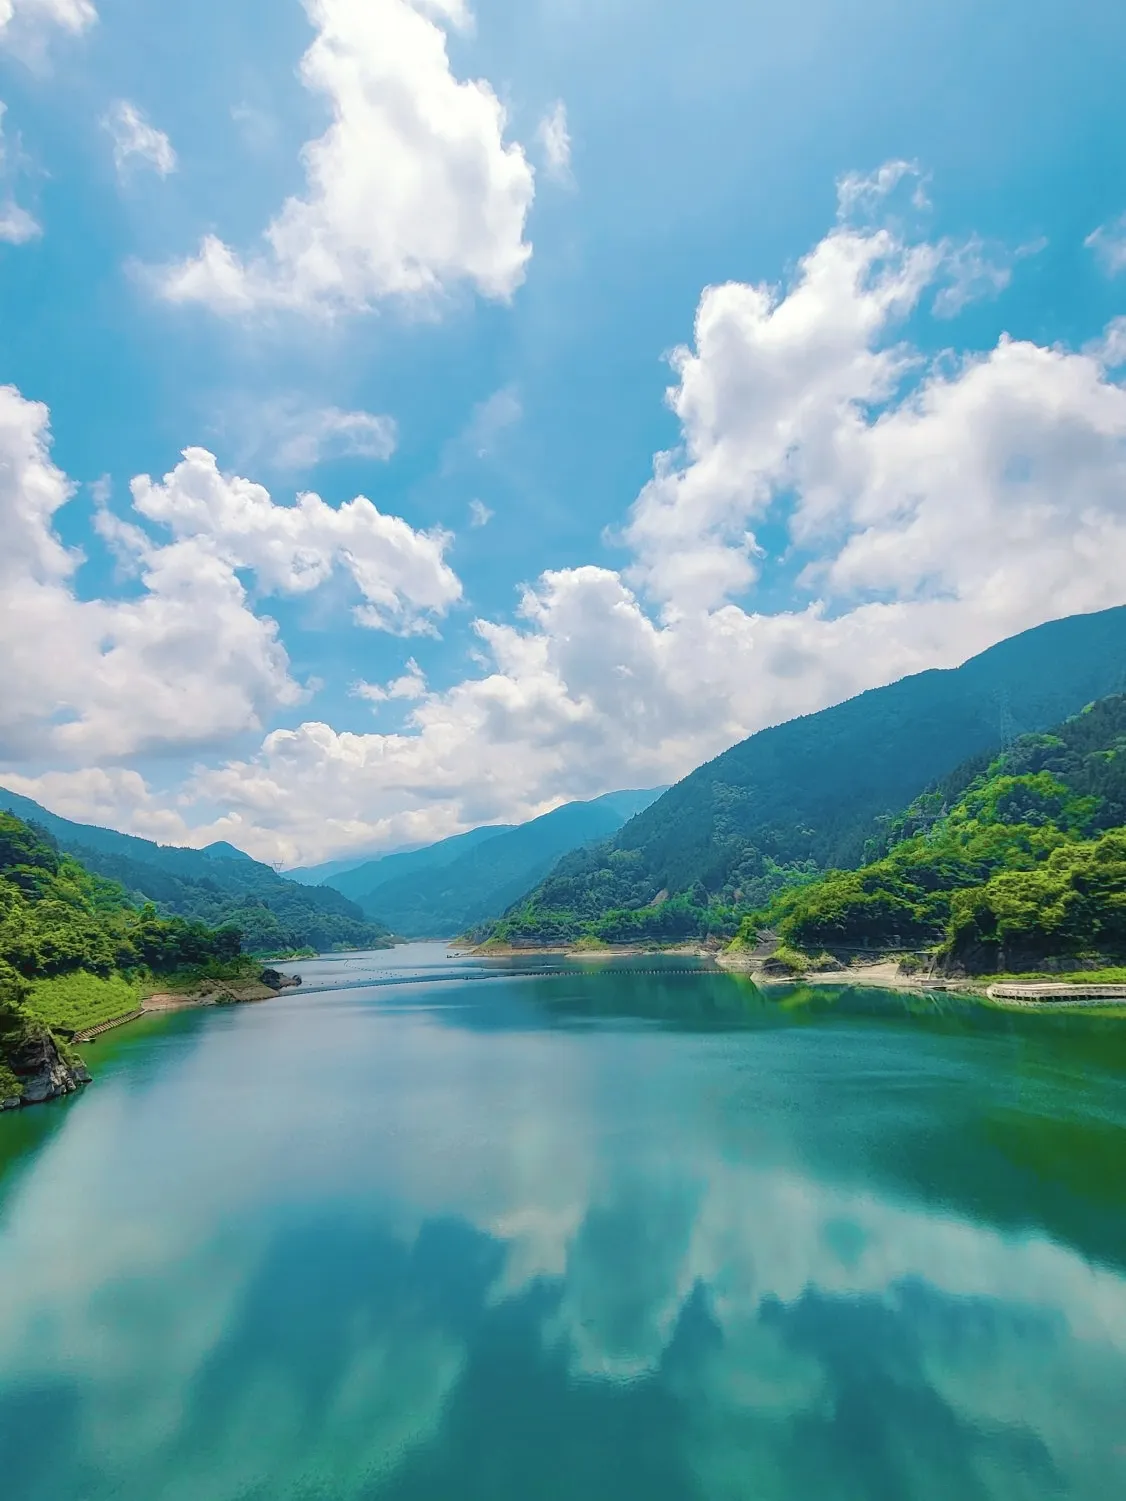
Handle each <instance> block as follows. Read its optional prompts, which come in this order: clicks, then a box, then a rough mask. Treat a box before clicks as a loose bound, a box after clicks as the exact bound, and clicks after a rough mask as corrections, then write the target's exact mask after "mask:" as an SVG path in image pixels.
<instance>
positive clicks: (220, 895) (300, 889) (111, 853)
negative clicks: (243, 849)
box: [0, 789, 391, 954]
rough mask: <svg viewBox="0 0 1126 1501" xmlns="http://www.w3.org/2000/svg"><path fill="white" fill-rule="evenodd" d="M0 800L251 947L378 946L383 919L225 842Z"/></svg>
mask: <svg viewBox="0 0 1126 1501" xmlns="http://www.w3.org/2000/svg"><path fill="white" fill-rule="evenodd" d="M0 805H4V806H7V807H8V808H9V809H10V810H11V811H12V812H14V813H15V814H16V815H17V816H18V817H20V818H23V819H24V820H31V821H33V822H34V823H35V824H37V825H39V826H41V827H43V828H44V829H46V830H47V831H48V832H49V833H50V834H51V836H52V837H53V838H54V839H55V840H56V841H57V843H58V845H59V847H60V848H61V849H63V850H65V851H66V852H67V853H69V854H71V855H73V856H74V857H75V858H76V859H77V860H79V861H80V862H81V863H82V865H84V866H85V867H86V868H87V869H88V870H90V871H92V872H95V873H96V874H98V875H100V876H103V877H105V878H106V879H108V880H110V881H113V882H116V883H117V884H118V885H120V886H122V887H124V888H125V890H126V891H127V892H128V893H129V894H130V896H131V898H132V899H133V901H134V902H135V903H137V904H143V903H144V902H151V903H152V904H153V905H154V906H155V908H156V910H157V912H158V913H159V914H161V915H163V916H166V917H182V918H185V919H187V920H188V921H191V922H198V923H203V924H205V925H206V926H208V927H228V926H232V927H236V928H237V929H238V930H239V932H240V933H241V934H242V942H243V947H244V949H245V950H246V951H247V952H248V953H252V954H278V953H288V952H291V951H293V950H295V949H305V948H313V949H317V950H319V951H326V950H330V949H334V948H383V947H387V946H388V945H389V944H390V942H391V934H390V932H389V931H388V929H387V927H386V925H385V924H383V923H381V922H379V921H378V920H376V919H373V918H370V917H365V916H364V914H363V913H362V912H361V911H360V909H359V907H357V906H356V905H355V903H354V902H351V901H349V900H348V898H347V897H345V896H342V895H341V894H340V893H339V892H337V891H334V890H332V889H331V888H329V887H327V886H325V887H319V886H318V887H307V886H300V885H298V884H297V882H295V881H287V880H286V879H285V878H284V877H283V876H280V875H278V873H277V872H276V871H275V870H273V869H271V867H270V866H268V865H263V864H261V863H260V862H259V861H257V860H251V859H250V858H249V856H247V855H244V854H241V853H240V852H239V851H237V850H234V849H233V847H232V846H230V845H212V846H211V847H210V848H209V849H208V850H194V849H181V848H178V847H176V846H174V845H161V844H154V843H153V842H152V841H151V840H148V839H139V838H137V837H136V836H135V835H132V834H119V833H117V832H116V831H114V830H112V829H98V828H94V827H92V826H90V825H87V824H77V823H72V822H70V820H69V819H65V818H59V817H58V816H57V815H56V814H53V813H50V812H48V811H47V809H46V808H41V807H40V806H39V805H38V803H34V802H32V801H31V800H30V799H29V798H22V797H19V796H18V795H17V794H15V793H11V792H7V791H4V790H3V789H0Z"/></svg>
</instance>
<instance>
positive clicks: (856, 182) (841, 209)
mask: <svg viewBox="0 0 1126 1501" xmlns="http://www.w3.org/2000/svg"><path fill="white" fill-rule="evenodd" d="M911 182H913V183H914V185H915V186H914V189H913V191H912V193H911V205H912V207H913V208H916V209H924V208H928V207H929V206H930V205H929V201H928V199H927V194H926V179H925V178H924V176H923V174H922V172H921V171H920V169H919V164H918V162H907V161H903V160H902V159H900V160H896V161H890V162H884V163H883V165H882V166H880V167H877V168H876V170H875V171H874V172H869V173H864V172H846V173H845V174H844V176H843V177H840V178H838V180H837V212H838V217H839V218H840V220H841V221H842V222H844V221H846V220H850V219H860V220H864V219H870V218H872V217H873V216H874V215H878V214H882V213H883V212H884V209H885V205H886V200H887V199H889V198H891V197H892V195H893V194H894V193H895V192H896V191H897V190H898V188H899V185H900V183H911Z"/></svg>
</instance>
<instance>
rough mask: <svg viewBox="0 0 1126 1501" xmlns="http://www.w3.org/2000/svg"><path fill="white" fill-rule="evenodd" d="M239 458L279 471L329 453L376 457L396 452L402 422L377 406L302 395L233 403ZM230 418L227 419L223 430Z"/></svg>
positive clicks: (311, 463)
mask: <svg viewBox="0 0 1126 1501" xmlns="http://www.w3.org/2000/svg"><path fill="white" fill-rule="evenodd" d="M233 405H234V410H235V413H236V422H235V423H234V428H235V442H236V445H237V446H238V448H239V449H240V454H239V460H240V462H243V461H246V460H253V461H255V462H258V463H262V464H266V465H268V466H270V467H271V468H273V469H276V470H279V471H283V472H285V471H305V470H309V469H313V468H315V467H316V465H318V464H320V463H322V462H324V461H326V460H330V459H344V458H361V459H374V460H376V461H378V462H380V463H383V462H386V460H387V459H389V458H390V457H391V455H392V454H393V453H394V452H395V448H396V445H397V443H398V427H397V424H396V422H395V419H394V418H393V417H389V416H386V415H384V414H383V413H378V412H364V411H345V410H344V409H343V408H341V407H335V406H330V407H309V406H306V405H304V404H303V403H302V402H301V400H300V399H298V398H282V399H280V400H276V401H268V402H260V403H256V404H253V405H249V404H244V403H238V402H236V403H234V404H233ZM230 425H231V424H230V423H229V422H228V421H226V420H225V421H224V424H223V427H224V431H225V430H226V429H227V428H228V426H230Z"/></svg>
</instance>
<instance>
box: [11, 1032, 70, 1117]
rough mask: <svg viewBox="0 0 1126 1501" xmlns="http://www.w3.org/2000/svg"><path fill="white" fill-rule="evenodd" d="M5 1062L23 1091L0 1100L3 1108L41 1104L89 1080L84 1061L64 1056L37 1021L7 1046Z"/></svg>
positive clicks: (67, 1092) (55, 1098) (68, 1092)
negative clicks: (36, 1023)
mask: <svg viewBox="0 0 1126 1501" xmlns="http://www.w3.org/2000/svg"><path fill="white" fill-rule="evenodd" d="M6 1062H7V1065H8V1067H9V1068H10V1069H11V1071H12V1073H13V1074H15V1076H16V1078H17V1079H18V1080H19V1082H20V1084H21V1086H22V1093H21V1094H20V1095H13V1096H10V1097H9V1098H8V1099H6V1100H3V1101H0V1108H3V1109H5V1110H12V1109H15V1108H16V1106H18V1105H42V1104H43V1103H44V1102H45V1101H46V1100H57V1099H58V1098H59V1097H60V1096H61V1095H66V1094H73V1093H74V1092H75V1090H76V1089H79V1088H81V1086H82V1085H83V1084H89V1082H90V1073H89V1070H88V1069H87V1068H86V1065H85V1064H84V1063H82V1062H81V1060H80V1059H77V1058H75V1059H70V1058H67V1057H65V1056H64V1054H63V1053H62V1052H60V1050H59V1045H58V1043H57V1042H56V1041H55V1039H54V1038H53V1037H52V1036H51V1034H50V1032H49V1031H48V1030H47V1028H46V1027H41V1026H38V1025H35V1026H29V1027H28V1028H26V1030H25V1031H24V1034H23V1036H22V1037H21V1038H19V1040H18V1041H15V1042H13V1043H12V1044H11V1045H10V1046H9V1049H8V1052H7V1058H6Z"/></svg>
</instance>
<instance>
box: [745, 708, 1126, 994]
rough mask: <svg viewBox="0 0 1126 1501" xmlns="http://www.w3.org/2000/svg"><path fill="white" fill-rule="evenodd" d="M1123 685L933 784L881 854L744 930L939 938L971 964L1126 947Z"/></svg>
mask: <svg viewBox="0 0 1126 1501" xmlns="http://www.w3.org/2000/svg"><path fill="white" fill-rule="evenodd" d="M1123 825H1126V696H1122V695H1116V696H1114V697H1111V698H1105V699H1102V700H1100V701H1099V702H1097V703H1095V704H1093V705H1091V706H1090V707H1089V708H1087V709H1085V710H1084V711H1083V712H1082V713H1081V714H1079V715H1076V716H1075V717H1074V718H1072V719H1070V720H1067V721H1066V722H1065V723H1063V724H1061V725H1058V726H1056V727H1055V728H1054V729H1053V730H1052V731H1051V732H1050V733H1048V734H1033V735H1027V736H1024V737H1023V738H1021V739H1019V740H1017V741H1016V742H1015V744H1013V745H1012V746H1011V747H1009V748H1008V749H1007V750H1005V751H1003V752H1002V753H1001V755H999V756H998V757H997V758H996V759H995V760H994V761H992V762H991V763H990V764H989V765H988V766H987V767H985V768H984V770H983V769H982V766H981V758H976V759H975V760H974V761H971V762H970V763H968V764H967V765H965V766H962V767H960V768H959V769H958V770H957V771H956V772H954V773H952V774H951V775H950V776H949V777H947V778H946V779H945V780H944V781H943V782H942V783H940V784H938V785H937V786H935V787H933V788H931V789H928V791H927V792H925V793H923V794H922V796H920V797H919V798H916V799H915V801H914V802H913V803H912V804H911V805H910V806H909V807H908V808H907V809H906V811H905V812H903V813H901V814H900V815H899V816H898V817H897V818H896V819H894V820H893V821H892V822H891V824H890V825H889V827H888V829H887V833H886V836H885V845H886V848H885V853H884V854H883V856H882V858H880V859H878V860H875V861H871V862H870V863H868V864H867V865H864V866H862V867H861V868H860V869H859V870H849V871H830V872H829V873H828V874H826V875H823V876H821V877H819V878H818V879H816V880H813V881H811V882H810V883H809V884H806V885H802V886H800V887H797V888H795V889H792V890H789V891H784V892H781V893H780V894H779V895H777V896H776V897H774V899H773V900H772V901H771V902H770V903H769V904H768V905H767V907H766V908H765V909H764V910H763V911H762V912H761V913H758V914H755V915H754V916H752V917H749V918H747V919H746V921H745V924H744V927H743V930H742V933H741V937H742V938H743V940H744V941H745V942H749V941H750V940H752V939H754V938H757V935H758V933H759V931H760V930H762V929H763V928H766V929H769V930H772V931H775V932H777V934H778V935H779V937H780V938H781V939H782V941H783V943H784V945H786V946H787V947H788V948H789V949H791V950H797V951H799V952H801V951H805V952H813V953H816V952H817V951H818V950H821V949H827V950H831V951H832V950H836V951H845V952H847V951H849V950H855V949H858V948H874V949H894V948H901V947H907V948H917V947H927V946H934V945H941V953H942V957H943V960H944V961H945V963H946V964H947V965H948V966H950V967H953V968H957V969H966V970H970V971H976V972H979V973H980V972H997V971H1001V970H1010V971H1020V970H1029V969H1035V968H1036V967H1038V966H1040V965H1043V964H1044V963H1046V962H1056V961H1059V960H1063V959H1069V960H1072V961H1073V962H1081V961H1083V960H1084V959H1086V960H1087V961H1088V962H1089V963H1090V964H1092V965H1093V966H1094V967H1096V968H1097V967H1100V966H1102V965H1105V964H1106V963H1108V962H1109V963H1114V962H1115V961H1119V962H1120V961H1121V960H1122V959H1123V958H1124V957H1126V827H1123Z"/></svg>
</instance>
